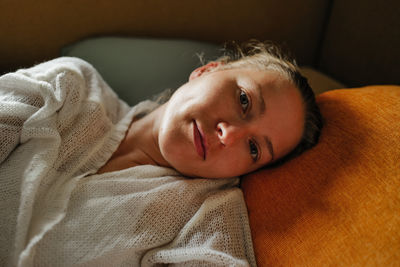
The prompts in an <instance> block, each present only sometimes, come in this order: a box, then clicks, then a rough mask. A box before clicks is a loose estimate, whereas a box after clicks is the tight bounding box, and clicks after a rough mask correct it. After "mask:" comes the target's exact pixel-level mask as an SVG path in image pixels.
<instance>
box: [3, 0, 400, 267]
mask: <svg viewBox="0 0 400 267" xmlns="http://www.w3.org/2000/svg"><path fill="white" fill-rule="evenodd" d="M399 10H400V2H399V1H396V0H386V1H378V0H372V1H362V0H353V1H345V0H303V1H293V0H283V1H276V0H265V1H258V0H247V1H244V0H229V1H228V0H220V1H216V0H205V1H201V2H194V1H179V0H170V1H161V0H136V1H129V0H114V1H107V0H86V1H78V0H71V1H54V0H42V1H28V0H21V1H11V0H6V1H1V2H0V32H1V36H0V38H1V41H0V59H1V60H0V73H1V74H2V73H6V72H9V71H13V70H16V69H18V68H22V67H29V66H31V65H33V64H36V63H39V62H42V61H45V60H48V59H52V58H55V57H58V56H60V55H61V54H60V53H61V50H62V48H64V47H65V46H67V45H70V44H73V43H75V42H77V41H80V40H82V39H85V38H92V37H99V36H123V37H146V38H149V37H150V38H168V39H188V40H196V41H203V42H209V43H212V44H221V43H222V42H224V41H226V40H235V41H238V42H240V41H244V40H247V39H249V38H257V39H260V40H266V39H268V40H272V41H274V42H276V43H278V44H280V45H282V46H284V47H287V48H288V49H289V50H291V51H292V54H293V55H294V56H295V57H296V58H297V62H298V64H299V65H300V66H303V70H304V74H305V75H306V76H307V77H308V78H309V80H310V83H311V85H312V86H313V87H314V88H315V89H316V91H315V93H316V95H317V102H318V104H319V106H320V109H321V112H322V114H323V116H324V120H325V126H324V129H323V131H322V135H321V140H320V143H319V144H318V145H317V146H316V147H315V148H313V149H311V150H310V151H307V152H305V153H304V154H303V155H301V156H300V157H298V158H295V159H293V160H291V161H289V162H288V163H286V164H284V165H283V166H279V167H275V168H266V169H263V170H260V171H257V172H255V173H252V174H249V175H246V176H244V177H243V178H242V182H241V188H242V190H243V194H244V197H245V200H246V204H247V208H248V213H249V220H250V228H251V231H252V238H253V246H254V252H255V256H256V259H257V265H258V266H399V265H400V234H399V233H400V104H399V103H400V63H399V62H400V49H399V47H400V30H399V29H400V20H399V19H398V17H399Z"/></svg>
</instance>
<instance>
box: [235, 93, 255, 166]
mask: <svg viewBox="0 0 400 267" xmlns="http://www.w3.org/2000/svg"><path fill="white" fill-rule="evenodd" d="M239 103H240V106H241V107H242V111H243V113H244V114H245V113H246V112H247V110H248V109H249V106H250V99H249V97H248V96H247V94H246V92H245V91H243V90H240V94H239ZM244 105H245V107H244ZM249 150H250V157H251V159H252V160H253V162H256V161H257V160H258V157H259V152H258V147H257V144H256V142H254V141H253V140H249Z"/></svg>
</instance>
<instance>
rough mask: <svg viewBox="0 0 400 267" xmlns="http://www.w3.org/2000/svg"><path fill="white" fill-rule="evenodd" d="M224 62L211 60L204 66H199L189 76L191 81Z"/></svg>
mask: <svg viewBox="0 0 400 267" xmlns="http://www.w3.org/2000/svg"><path fill="white" fill-rule="evenodd" d="M221 64H222V63H221V62H219V61H211V62H209V63H207V64H206V65H204V66H201V67H198V68H197V69H195V70H194V71H192V73H191V74H190V76H189V81H190V80H193V79H194V78H197V77H200V76H201V75H203V73H205V72H210V71H211V70H212V69H214V68H216V67H218V66H220V65H221Z"/></svg>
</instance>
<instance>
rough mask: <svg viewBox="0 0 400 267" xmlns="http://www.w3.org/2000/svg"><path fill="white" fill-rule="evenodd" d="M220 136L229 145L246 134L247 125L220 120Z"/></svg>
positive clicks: (222, 141) (221, 140)
mask: <svg viewBox="0 0 400 267" xmlns="http://www.w3.org/2000/svg"><path fill="white" fill-rule="evenodd" d="M217 132H218V138H219V140H220V142H221V143H222V144H223V145H225V146H229V145H232V144H234V143H235V142H237V141H238V140H241V139H243V138H244V137H245V135H246V129H245V127H241V126H237V125H232V124H228V123H226V122H220V123H218V124H217Z"/></svg>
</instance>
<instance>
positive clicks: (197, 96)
mask: <svg viewBox="0 0 400 267" xmlns="http://www.w3.org/2000/svg"><path fill="white" fill-rule="evenodd" d="M195 76H197V77H195ZM165 105H166V106H165V112H164V113H163V115H162V120H161V125H160V129H159V132H158V142H159V148H160V151H161V154H162V156H163V157H164V159H165V160H166V161H167V162H168V163H169V164H170V165H171V166H172V167H173V168H175V169H176V170H178V171H179V172H181V173H182V174H185V175H188V176H199V177H208V178H220V177H233V176H239V175H242V174H245V173H248V172H251V171H254V170H256V169H258V168H260V167H262V166H264V165H266V164H268V163H271V162H272V161H274V160H277V159H279V158H281V157H282V156H284V155H286V154H287V153H288V152H290V151H291V150H292V149H293V148H294V147H295V146H296V145H297V144H298V142H299V141H300V139H301V136H302V133H303V124H304V111H303V104H302V99H301V95H300V93H299V91H298V89H296V88H295V87H294V86H293V85H291V84H290V83H289V82H288V81H286V80H285V79H283V78H282V77H281V76H280V75H279V74H278V73H277V72H275V71H260V70H255V69H229V70H220V71H215V72H203V73H198V75H193V76H191V79H190V80H189V82H188V83H186V84H184V85H183V86H182V87H180V88H179V89H178V90H177V91H176V92H175V93H174V95H173V96H172V97H171V99H170V100H169V101H168V102H167V103H166V104H165Z"/></svg>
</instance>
